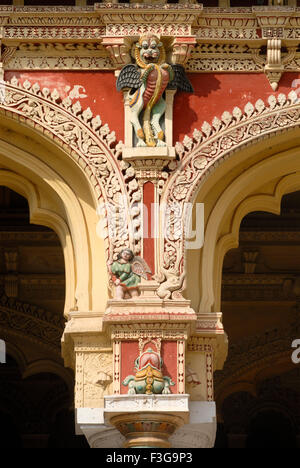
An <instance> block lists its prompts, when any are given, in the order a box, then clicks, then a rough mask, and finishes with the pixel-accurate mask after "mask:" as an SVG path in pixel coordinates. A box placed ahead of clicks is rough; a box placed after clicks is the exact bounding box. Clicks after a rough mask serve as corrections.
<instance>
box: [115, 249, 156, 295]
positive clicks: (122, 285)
mask: <svg viewBox="0 0 300 468" xmlns="http://www.w3.org/2000/svg"><path fill="white" fill-rule="evenodd" d="M111 273H112V278H113V282H114V285H115V298H116V299H128V298H133V297H137V296H139V287H138V286H139V284H140V282H141V278H144V279H146V280H147V279H148V276H147V274H150V273H151V270H150V268H149V266H148V265H147V263H146V262H145V260H143V259H142V258H141V257H138V256H134V253H133V252H132V250H130V249H124V250H122V252H121V253H120V254H119V255H118V259H117V260H116V261H115V262H114V263H113V264H112V265H111Z"/></svg>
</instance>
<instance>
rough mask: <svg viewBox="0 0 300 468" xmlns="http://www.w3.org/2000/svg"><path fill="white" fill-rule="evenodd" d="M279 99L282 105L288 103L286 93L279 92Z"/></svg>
mask: <svg viewBox="0 0 300 468" xmlns="http://www.w3.org/2000/svg"><path fill="white" fill-rule="evenodd" d="M277 100H278V102H279V104H280V105H281V106H284V104H285V103H286V95H285V94H283V93H281V94H279V96H278V97H277Z"/></svg>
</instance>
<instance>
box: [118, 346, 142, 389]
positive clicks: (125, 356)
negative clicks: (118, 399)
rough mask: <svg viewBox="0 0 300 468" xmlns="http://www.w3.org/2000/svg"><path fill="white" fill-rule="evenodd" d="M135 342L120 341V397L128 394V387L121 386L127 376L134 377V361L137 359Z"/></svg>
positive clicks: (137, 350)
mask: <svg viewBox="0 0 300 468" xmlns="http://www.w3.org/2000/svg"><path fill="white" fill-rule="evenodd" d="M139 354H140V353H139V345H138V342H137V341H122V343H121V395H125V394H127V393H128V386H127V387H125V386H124V385H122V382H123V380H124V379H125V378H126V377H128V375H135V373H136V370H135V369H134V361H135V360H136V358H138V357H139Z"/></svg>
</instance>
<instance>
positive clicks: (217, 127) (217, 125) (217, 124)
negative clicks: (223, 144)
mask: <svg viewBox="0 0 300 468" xmlns="http://www.w3.org/2000/svg"><path fill="white" fill-rule="evenodd" d="M212 124H213V127H214V129H215V130H216V132H218V131H219V130H220V128H221V127H222V122H221V120H220V119H218V117H214V119H213V121H212Z"/></svg>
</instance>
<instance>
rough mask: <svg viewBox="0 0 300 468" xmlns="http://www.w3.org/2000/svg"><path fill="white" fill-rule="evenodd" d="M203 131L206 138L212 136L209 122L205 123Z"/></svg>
mask: <svg viewBox="0 0 300 468" xmlns="http://www.w3.org/2000/svg"><path fill="white" fill-rule="evenodd" d="M201 130H202V132H203V133H204V135H205V136H206V137H209V135H210V134H211V130H212V129H211V126H210V125H209V123H208V122H204V123H203V125H202V127H201Z"/></svg>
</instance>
